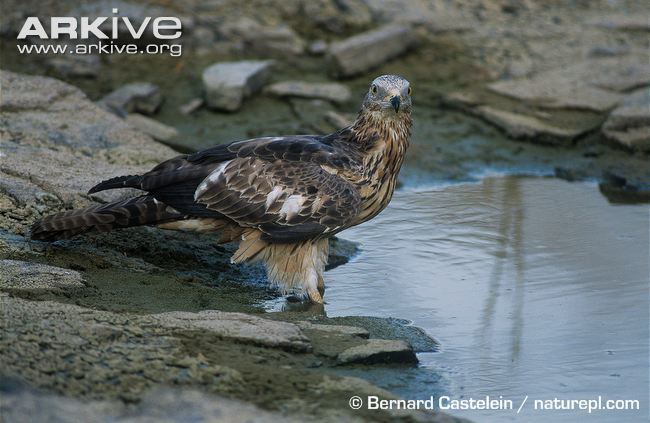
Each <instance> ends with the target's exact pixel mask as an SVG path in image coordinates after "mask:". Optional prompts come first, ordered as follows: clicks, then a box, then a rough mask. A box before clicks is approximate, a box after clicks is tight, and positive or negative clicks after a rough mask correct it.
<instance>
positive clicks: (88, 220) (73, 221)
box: [31, 195, 183, 241]
mask: <svg viewBox="0 0 650 423" xmlns="http://www.w3.org/2000/svg"><path fill="white" fill-rule="evenodd" d="M182 218H183V216H182V215H181V214H180V213H178V212H177V211H176V210H174V209H172V208H171V207H168V206H167V205H166V204H164V203H162V202H160V201H158V200H156V199H155V198H153V197H152V196H149V195H144V196H141V197H135V198H131V199H128V200H124V201H118V202H115V203H110V204H101V205H96V206H92V207H89V208H87V209H82V210H71V211H66V212H62V213H56V214H53V215H50V216H46V217H44V218H43V219H40V220H37V221H36V222H35V223H34V225H32V230H31V237H32V239H38V240H43V241H55V240H57V239H69V238H72V237H73V236H76V235H80V234H83V233H87V232H108V231H111V230H113V229H118V228H128V227H130V226H140V225H150V224H157V223H163V222H170V221H173V220H179V219H182Z"/></svg>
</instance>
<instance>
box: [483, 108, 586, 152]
mask: <svg viewBox="0 0 650 423" xmlns="http://www.w3.org/2000/svg"><path fill="white" fill-rule="evenodd" d="M475 113H476V114H477V115H478V116H481V117H482V118H484V119H485V120H487V121H489V122H491V123H493V124H495V125H496V126H498V127H500V128H501V129H503V130H504V131H505V132H506V133H507V134H508V135H509V136H511V137H512V138H519V139H520V138H524V139H537V140H538V141H544V142H547V143H549V144H555V143H562V142H565V141H571V140H573V139H575V138H577V137H578V136H580V135H582V134H583V133H585V132H586V131H585V130H584V129H580V128H562V127H559V126H556V125H554V124H553V123H552V122H545V121H544V120H543V119H540V118H538V117H535V116H528V115H522V114H518V113H514V112H509V111H505V110H500V109H497V108H494V107H491V106H480V107H478V108H476V109H475Z"/></svg>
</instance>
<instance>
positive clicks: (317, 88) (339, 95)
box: [264, 81, 352, 103]
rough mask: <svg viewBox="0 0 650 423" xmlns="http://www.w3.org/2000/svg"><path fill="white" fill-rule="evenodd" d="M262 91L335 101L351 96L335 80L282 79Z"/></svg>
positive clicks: (277, 94) (345, 99)
mask: <svg viewBox="0 0 650 423" xmlns="http://www.w3.org/2000/svg"><path fill="white" fill-rule="evenodd" d="M264 91H265V92H267V93H269V94H272V95H275V96H278V97H302V98H318V99H322V100H329V101H332V102H335V103H345V102H346V101H348V100H350V98H351V97H352V93H351V92H350V89H349V88H348V87H346V86H345V85H343V84H339V83H336V82H321V83H318V82H305V81H282V82H276V83H275V84H271V85H269V86H268V87H266V88H265V89H264Z"/></svg>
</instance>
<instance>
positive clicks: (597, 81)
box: [487, 55, 650, 112]
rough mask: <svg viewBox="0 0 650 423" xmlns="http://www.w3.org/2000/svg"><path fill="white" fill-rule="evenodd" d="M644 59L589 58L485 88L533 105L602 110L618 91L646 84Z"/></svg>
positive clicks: (649, 68)
mask: <svg viewBox="0 0 650 423" xmlns="http://www.w3.org/2000/svg"><path fill="white" fill-rule="evenodd" d="M645 61H647V59H645V58H644V57H639V56H636V55H630V56H625V57H620V58H619V57H613V58H612V57H609V58H602V59H591V60H586V61H583V62H580V63H577V64H575V65H572V66H568V67H565V68H559V69H553V70H550V71H547V72H543V73H540V74H538V75H534V76H532V77H530V78H522V79H515V80H510V81H498V82H494V83H491V84H489V85H488V86H487V88H488V89H489V90H491V91H492V92H494V93H497V94H500V95H503V96H506V97H510V98H514V99H517V100H521V101H523V102H526V103H529V104H531V105H534V106H539V107H545V108H551V109H583V110H592V111H595V112H606V111H608V110H610V109H612V108H614V107H615V106H616V105H618V104H619V102H620V101H621V100H622V99H623V97H624V95H623V94H621V93H620V92H619V91H626V90H629V89H632V88H636V87H639V86H644V85H648V84H650V64H648V63H645Z"/></svg>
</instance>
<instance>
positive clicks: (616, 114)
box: [603, 88, 650, 151]
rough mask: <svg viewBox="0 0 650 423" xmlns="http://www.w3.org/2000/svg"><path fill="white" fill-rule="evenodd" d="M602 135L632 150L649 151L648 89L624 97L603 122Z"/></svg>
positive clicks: (649, 100)
mask: <svg viewBox="0 0 650 423" xmlns="http://www.w3.org/2000/svg"><path fill="white" fill-rule="evenodd" d="M603 134H604V135H605V136H606V137H607V138H608V139H610V140H613V141H615V142H617V143H619V144H621V145H623V146H625V147H627V148H630V149H632V150H641V151H650V88H641V89H639V90H636V91H634V92H632V93H630V94H629V95H628V96H627V97H625V99H624V100H623V104H621V105H620V106H619V107H617V108H616V109H614V110H613V111H612V113H610V115H609V117H608V118H607V120H606V121H605V124H604V125H603Z"/></svg>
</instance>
